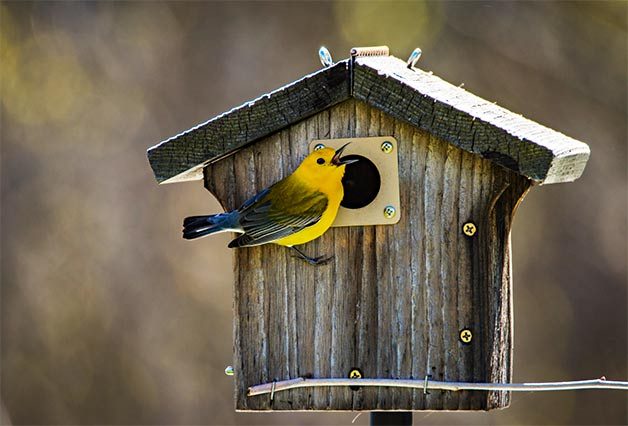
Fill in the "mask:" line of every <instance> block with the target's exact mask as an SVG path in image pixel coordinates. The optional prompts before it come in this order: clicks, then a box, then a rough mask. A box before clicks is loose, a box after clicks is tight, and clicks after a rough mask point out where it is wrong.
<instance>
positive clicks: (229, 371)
mask: <svg viewBox="0 0 628 426" xmlns="http://www.w3.org/2000/svg"><path fill="white" fill-rule="evenodd" d="M225 374H226V375H227V376H233V374H234V370H233V367H232V366H230V365H228V366H227V368H225Z"/></svg>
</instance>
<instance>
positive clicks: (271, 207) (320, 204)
mask: <svg viewBox="0 0 628 426" xmlns="http://www.w3.org/2000/svg"><path fill="white" fill-rule="evenodd" d="M294 195H295V194H285V193H284V194H282V199H280V200H276V199H274V198H272V197H267V198H261V199H258V200H257V203H256V204H252V205H249V206H248V207H247V209H246V210H244V211H242V213H241V216H240V224H241V225H242V228H243V229H244V234H242V235H241V236H239V237H238V238H236V239H235V240H233V241H231V243H229V247H249V246H257V245H260V244H265V243H269V242H272V241H275V240H278V239H280V238H283V237H287V236H288V235H291V234H294V233H295V232H298V231H300V230H302V229H303V228H306V227H308V226H310V225H313V224H315V223H317V222H318V221H319V220H320V219H321V216H322V215H323V213H324V212H325V210H326V209H327V197H326V196H325V195H324V194H322V193H320V192H309V193H306V194H305V195H303V193H300V194H299V195H298V197H296V198H295V196H294ZM283 200H290V204H287V202H286V201H283Z"/></svg>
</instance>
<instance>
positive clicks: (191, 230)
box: [183, 211, 242, 240]
mask: <svg viewBox="0 0 628 426" xmlns="http://www.w3.org/2000/svg"><path fill="white" fill-rule="evenodd" d="M238 217H239V214H238V212H237V211H233V212H228V213H219V214H214V215H210V216H190V217H186V218H185V219H184V220H183V238H185V239H186V240H193V239H195V238H201V237H205V236H207V235H211V234H217V233H219V232H228V231H235V232H242V229H241V227H240V225H239V224H238Z"/></svg>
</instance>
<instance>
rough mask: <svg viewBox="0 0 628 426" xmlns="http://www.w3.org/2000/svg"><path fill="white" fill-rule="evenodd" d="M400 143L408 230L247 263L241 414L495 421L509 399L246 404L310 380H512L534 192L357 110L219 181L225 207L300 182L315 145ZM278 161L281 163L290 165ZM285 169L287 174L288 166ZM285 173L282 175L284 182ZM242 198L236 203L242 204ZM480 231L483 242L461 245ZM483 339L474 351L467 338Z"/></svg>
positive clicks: (327, 392) (354, 234)
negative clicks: (519, 260) (465, 414)
mask: <svg viewBox="0 0 628 426" xmlns="http://www.w3.org/2000/svg"><path fill="white" fill-rule="evenodd" d="M385 134H386V135H393V136H394V137H395V138H396V139H397V140H398V142H399V146H398V149H399V161H400V167H399V179H400V190H401V209H402V217H401V220H400V222H399V223H398V224H396V225H394V226H369V227H360V228H332V229H331V230H330V231H329V232H327V233H326V234H325V235H324V236H323V237H321V238H320V239H319V240H317V241H314V242H312V243H310V244H307V245H305V246H304V247H303V249H304V250H305V251H306V252H307V253H309V254H316V255H320V254H332V253H333V254H334V255H335V259H334V261H333V262H332V263H330V264H328V265H325V266H320V267H312V266H310V265H307V264H305V263H303V262H301V261H299V260H296V259H293V258H292V257H290V254H289V253H288V250H287V249H285V248H283V247H278V246H272V245H269V246H261V247H254V248H246V249H239V250H237V251H236V252H235V257H236V262H235V267H236V271H235V272H236V283H235V287H234V296H235V302H234V303H235V315H236V317H235V319H234V322H235V327H234V330H235V331H234V332H235V346H236V348H235V358H236V359H235V363H234V365H236V366H237V367H236V387H237V389H236V408H237V409H238V410H303V409H315V410H329V409H341V410H372V409H402V410H410V409H413V410H424V409H428V410H434V409H452V410H455V409H470V410H482V409H490V408H496V407H503V406H504V405H506V404H507V403H508V398H509V396H508V395H501V396H500V395H493V394H490V393H487V392H464V393H459V394H453V393H449V392H441V391H432V392H431V393H430V394H429V395H423V393H422V392H420V391H419V392H417V391H412V390H407V389H390V388H379V389H377V388H363V389H359V390H355V391H354V390H350V389H341V388H335V389H325V388H317V389H295V390H291V391H289V392H286V393H277V394H276V395H275V396H274V400H273V402H272V403H271V402H270V398H268V396H255V397H247V396H246V389H247V388H248V386H251V385H254V384H259V383H262V382H270V381H272V380H274V379H288V378H294V377H297V376H310V375H311V376H313V377H318V378H322V377H345V376H346V375H347V374H348V372H349V369H350V368H352V367H358V368H360V369H361V370H362V372H363V373H364V376H365V377H386V378H391V377H398V378H423V377H424V376H425V374H431V375H432V376H433V377H434V378H435V379H439V380H451V381H458V380H464V381H468V380H476V381H495V380H501V381H508V380H510V377H511V376H510V375H511V372H510V368H511V367H510V366H511V362H510V356H511V344H512V343H511V333H512V325H511V318H510V317H511V315H512V311H511V306H510V303H511V300H510V295H511V293H510V257H509V239H508V235H509V232H510V224H511V215H512V212H513V210H514V208H515V206H516V204H517V203H518V201H519V200H520V199H521V197H522V195H523V194H524V192H525V191H526V189H527V188H528V187H529V185H530V181H529V180H527V179H525V178H523V177H522V176H520V175H517V174H515V173H514V172H511V171H508V170H506V169H504V168H502V167H499V166H497V165H495V164H494V163H492V162H490V161H488V160H485V159H481V158H479V157H477V156H474V155H472V154H469V153H467V152H463V151H462V150H460V149H459V148H457V147H454V146H452V145H450V144H448V143H446V142H444V141H442V140H440V139H438V138H435V137H433V136H431V135H429V134H428V133H426V132H424V131H422V130H419V129H416V128H415V127H413V126H410V125H409V124H407V123H404V122H401V121H399V120H396V119H394V118H392V117H389V116H387V115H385V114H383V113H381V112H380V111H378V110H376V109H374V108H371V107H369V106H368V105H367V104H365V103H363V102H358V101H347V102H345V103H342V104H339V105H337V106H335V107H333V108H331V109H329V110H327V111H323V112H321V113H320V114H317V115H316V116H314V117H311V118H309V119H307V120H304V121H303V122H301V123H299V124H298V125H295V126H292V127H291V128H290V129H288V130H286V131H282V132H280V133H278V134H276V135H274V136H271V137H268V138H266V139H264V140H262V141H260V142H259V143H258V144H255V145H253V146H251V147H247V148H244V149H242V150H240V151H238V152H237V153H236V154H234V155H233V156H232V157H229V158H228V159H226V160H225V161H221V162H219V163H216V164H212V165H210V166H208V167H207V168H206V172H205V178H206V185H207V187H208V189H210V191H211V192H212V193H213V194H215V195H216V196H217V198H218V199H219V200H220V201H221V203H223V205H224V206H225V208H235V207H237V206H239V204H240V203H241V202H243V201H244V200H245V199H246V198H247V197H249V196H251V195H253V194H254V193H255V192H256V191H258V190H260V189H262V188H263V187H266V186H268V185H270V184H271V183H273V181H274V180H276V179H279V178H281V177H283V176H285V175H287V174H288V173H290V172H291V171H292V170H293V168H294V167H295V166H296V165H297V164H298V163H299V162H300V160H301V159H302V158H303V157H304V156H305V155H306V154H307V145H308V143H309V141H310V140H312V139H324V138H329V137H343V138H344V137H351V136H356V137H361V136H380V135H385ZM278 154H279V156H280V157H281V158H280V159H278V158H277V157H278ZM278 162H279V163H278ZM271 169H272V170H271ZM234 194H235V195H234ZM467 221H473V222H474V223H476V224H477V225H478V233H477V234H476V236H474V237H473V238H469V237H466V236H465V235H463V234H462V225H463V224H464V223H465V222H467ZM465 327H468V328H470V329H471V330H472V331H473V333H474V337H473V341H472V343H471V344H470V345H464V344H462V343H461V342H460V340H459V331H460V330H461V329H462V328H465Z"/></svg>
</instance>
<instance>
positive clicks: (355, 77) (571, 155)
mask: <svg viewBox="0 0 628 426" xmlns="http://www.w3.org/2000/svg"><path fill="white" fill-rule="evenodd" d="M350 97H355V98H356V99H359V100H362V101H365V102H367V103H368V104H369V105H370V106H372V107H375V108H379V109H380V110H382V111H384V112H385V113H386V114H389V115H390V116H392V117H393V118H396V119H398V120H401V121H405V122H407V123H410V124H412V125H414V126H416V127H418V128H421V129H424V130H427V131H428V132H430V133H431V134H433V135H435V136H436V137H438V138H440V139H443V140H445V141H448V142H450V143H451V144H453V145H455V146H457V147H459V148H461V149H462V150H465V151H468V152H471V153H474V154H478V155H481V156H482V157H483V158H486V159H489V160H491V161H492V162H494V163H496V164H500V165H501V166H503V167H506V168H508V169H510V170H513V171H514V172H516V173H518V174H520V175H523V176H525V177H527V178H529V179H532V180H534V181H535V182H537V183H545V184H547V183H557V182H569V181H572V180H575V179H577V178H578V177H579V176H580V175H581V174H582V172H583V170H584V167H585V165H586V162H587V160H588V158H589V147H588V146H587V145H586V144H584V143H582V142H579V141H576V140H574V139H572V138H570V137H568V136H565V135H563V134H562V133H559V132H556V131H554V130H551V129H548V128H547V127H544V126H542V125H540V124H538V123H535V122H533V121H531V120H527V119H525V118H523V117H522V116H520V115H518V114H515V113H512V112H510V111H508V110H506V109H504V108H501V107H499V106H497V105H495V104H494V103H491V102H488V101H486V100H484V99H481V98H479V97H477V96H474V95H472V94H471V93H469V92H467V91H465V90H464V89H462V88H460V87H456V86H454V85H452V84H450V83H447V82H445V81H443V80H442V79H440V78H438V77H436V76H434V75H432V74H431V73H427V72H424V71H422V70H418V69H414V70H409V69H408V68H407V66H406V63H405V62H404V61H402V60H400V59H397V58H395V57H392V56H385V57H364V58H357V59H356V60H355V62H352V61H350V60H345V61H341V62H338V63H337V64H335V65H333V66H331V67H330V68H325V69H323V70H320V71H318V72H315V73H313V74H310V75H308V76H305V77H304V78H302V79H300V80H297V81H295V82H293V83H291V84H289V85H287V86H284V87H282V88H279V89H277V90H275V91H273V92H271V93H269V94H266V95H264V96H262V97H260V98H258V99H256V100H254V101H252V102H249V103H246V104H244V105H242V106H240V107H237V108H234V109H232V110H231V111H228V112H226V113H224V114H221V115H219V116H218V117H215V118H213V119H211V120H209V121H207V122H205V123H202V124H200V125H198V126H196V127H194V128H192V129H189V130H187V131H185V132H183V133H181V134H179V135H176V136H174V137H172V138H170V139H168V140H166V141H164V142H161V143H160V144H158V145H156V146H154V147H151V148H150V149H149V150H148V159H149V162H150V164H151V167H152V168H153V172H154V174H155V177H156V178H157V181H158V182H160V183H170V182H182V181H186V180H193V179H200V178H201V175H202V173H201V171H202V168H203V167H204V166H205V165H207V164H209V163H213V162H216V161H220V160H221V159H223V158H225V157H226V156H228V155H231V154H232V153H233V152H235V151H237V150H238V149H240V148H242V147H245V146H247V145H248V144H250V143H253V142H255V141H257V140H259V139H260V138H262V137H265V136H268V135H270V134H271V133H273V132H276V131H278V130H280V129H282V128H285V127H287V126H290V125H292V124H295V123H297V122H299V121H301V120H303V119H305V118H307V117H310V116H312V115H313V114H316V113H318V112H320V111H322V110H324V109H326V108H329V107H330V106H333V105H335V104H337V103H339V102H342V101H345V100H347V99H349V98H350Z"/></svg>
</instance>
